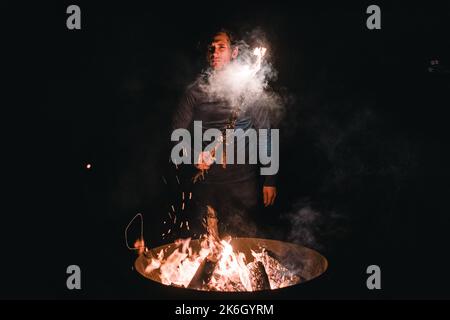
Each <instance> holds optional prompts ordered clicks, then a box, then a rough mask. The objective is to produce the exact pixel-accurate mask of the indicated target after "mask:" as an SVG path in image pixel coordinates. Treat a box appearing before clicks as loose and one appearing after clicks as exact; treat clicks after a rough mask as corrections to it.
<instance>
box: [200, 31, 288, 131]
mask: <svg viewBox="0 0 450 320" xmlns="http://www.w3.org/2000/svg"><path fill="white" fill-rule="evenodd" d="M256 35H257V37H258V38H256ZM247 38H248V39H247V40H240V41H238V42H237V43H236V44H235V45H234V46H233V48H235V49H237V51H238V56H237V57H236V58H235V59H234V60H232V61H231V62H230V63H229V64H228V65H226V66H225V67H224V68H223V69H222V70H220V71H215V70H211V69H208V70H205V71H204V72H203V73H202V75H201V77H202V79H204V81H200V83H201V85H200V86H201V88H202V89H203V90H204V92H206V93H207V94H208V95H209V96H210V97H211V98H212V99H218V100H224V101H227V102H228V103H229V105H230V106H231V108H233V109H237V110H239V111H241V112H245V111H247V110H248V109H249V108H251V107H257V108H259V109H264V111H267V112H268V113H269V115H270V116H271V121H272V123H278V120H279V119H280V118H281V117H282V115H283V114H284V112H283V99H282V98H281V96H280V95H279V94H277V93H275V92H274V91H273V90H272V89H271V88H270V85H269V83H270V82H271V81H275V80H276V79H277V71H276V70H275V68H274V66H273V65H272V64H271V63H270V61H269V59H270V55H271V50H270V46H269V44H268V42H267V40H266V39H265V36H264V34H263V33H262V32H260V31H252V32H250V33H249V35H248V36H247Z"/></svg>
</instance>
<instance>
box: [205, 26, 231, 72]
mask: <svg viewBox="0 0 450 320" xmlns="http://www.w3.org/2000/svg"><path fill="white" fill-rule="evenodd" d="M236 56H237V49H235V50H232V48H231V43H230V38H228V35H227V34H225V33H218V34H216V35H215V36H214V38H213V39H212V41H211V43H210V44H209V46H208V53H207V57H208V63H209V65H210V66H211V68H213V69H214V70H220V69H222V68H223V67H224V66H225V65H227V64H228V63H229V62H230V61H231V60H232V59H234V58H236Z"/></svg>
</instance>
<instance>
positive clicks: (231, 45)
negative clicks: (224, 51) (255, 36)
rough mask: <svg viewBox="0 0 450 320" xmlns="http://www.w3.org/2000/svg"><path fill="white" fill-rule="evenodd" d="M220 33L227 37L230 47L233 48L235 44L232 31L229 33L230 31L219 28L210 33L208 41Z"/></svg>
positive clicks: (234, 36)
mask: <svg viewBox="0 0 450 320" xmlns="http://www.w3.org/2000/svg"><path fill="white" fill-rule="evenodd" d="M220 33H223V34H226V35H227V37H228V39H229V40H230V47H234V46H235V45H236V44H237V41H236V35H235V33H234V32H233V31H231V30H230V29H226V28H220V29H219V30H217V31H216V32H214V33H212V34H211V35H210V37H209V40H211V39H213V38H214V36H216V35H218V34H220Z"/></svg>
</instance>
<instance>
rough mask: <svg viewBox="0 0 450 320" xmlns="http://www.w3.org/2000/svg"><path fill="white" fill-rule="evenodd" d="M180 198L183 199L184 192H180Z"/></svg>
mask: <svg viewBox="0 0 450 320" xmlns="http://www.w3.org/2000/svg"><path fill="white" fill-rule="evenodd" d="M181 200H184V192H182V193H181Z"/></svg>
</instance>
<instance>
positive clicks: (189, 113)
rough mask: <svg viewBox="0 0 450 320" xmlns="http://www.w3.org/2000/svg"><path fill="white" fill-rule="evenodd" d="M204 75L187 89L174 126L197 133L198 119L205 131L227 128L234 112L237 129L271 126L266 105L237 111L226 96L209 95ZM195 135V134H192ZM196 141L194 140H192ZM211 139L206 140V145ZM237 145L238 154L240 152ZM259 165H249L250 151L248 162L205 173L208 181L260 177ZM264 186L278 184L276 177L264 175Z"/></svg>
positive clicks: (253, 105)
mask: <svg viewBox="0 0 450 320" xmlns="http://www.w3.org/2000/svg"><path fill="white" fill-rule="evenodd" d="M204 84H205V82H204V80H202V78H199V80H197V81H195V82H194V83H193V84H191V85H190V86H189V87H188V88H187V89H186V91H185V93H184V95H183V97H182V99H181V101H180V104H179V106H178V108H177V110H176V112H175V115H174V117H173V122H172V129H178V128H184V129H188V130H190V132H191V133H193V124H194V121H202V130H203V132H204V131H205V130H207V129H210V128H215V129H219V130H221V131H223V130H225V129H226V128H227V126H229V125H230V123H231V121H232V120H231V119H233V114H235V115H236V118H235V123H234V126H233V128H235V129H243V130H244V131H245V130H247V129H249V128H254V129H260V128H261V129H270V120H269V113H268V111H267V109H266V108H264V107H259V105H258V102H257V101H255V103H252V105H251V106H247V107H246V108H245V110H240V111H238V112H236V108H234V107H232V106H231V104H230V103H229V102H228V101H227V100H226V99H219V98H216V97H213V96H212V95H211V94H208V93H207V92H206V91H205V89H204V87H203V85H204ZM192 137H193V135H192ZM192 140H193V139H192ZM209 143H210V142H204V143H203V148H204V147H205V146H206V145H208V144H209ZM248 144H249V141H248V139H245V150H251V148H249V146H248ZM236 145H237V144H235V155H236ZM259 167H260V165H258V164H248V154H246V164H236V161H235V162H234V163H233V164H227V165H226V166H225V167H223V165H222V164H216V163H214V164H213V165H211V166H210V169H209V170H208V172H207V173H206V174H205V180H204V183H211V184H213V183H238V182H241V181H246V180H249V179H257V178H258V177H259V172H260V171H259ZM263 181H264V185H267V186H274V185H275V176H274V175H273V176H263Z"/></svg>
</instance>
